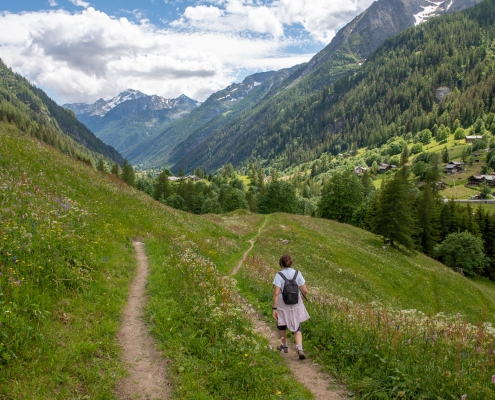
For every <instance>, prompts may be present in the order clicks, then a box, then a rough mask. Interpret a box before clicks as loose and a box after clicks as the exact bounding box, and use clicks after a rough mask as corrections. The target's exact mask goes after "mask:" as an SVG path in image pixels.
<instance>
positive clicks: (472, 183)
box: [466, 175, 495, 187]
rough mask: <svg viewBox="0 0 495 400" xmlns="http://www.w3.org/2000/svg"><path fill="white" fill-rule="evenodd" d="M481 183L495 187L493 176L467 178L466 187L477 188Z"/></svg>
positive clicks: (494, 176) (494, 177)
mask: <svg viewBox="0 0 495 400" xmlns="http://www.w3.org/2000/svg"><path fill="white" fill-rule="evenodd" d="M482 183H486V184H487V185H488V186H490V187H495V175H472V176H470V177H469V178H468V183H467V184H466V186H479V185H481V184H482Z"/></svg>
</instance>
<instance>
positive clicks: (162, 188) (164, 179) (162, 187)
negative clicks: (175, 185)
mask: <svg viewBox="0 0 495 400" xmlns="http://www.w3.org/2000/svg"><path fill="white" fill-rule="evenodd" d="M171 194H172V190H171V188H170V182H169V180H168V174H167V172H166V171H162V172H161V173H160V175H158V179H157V181H156V184H155V190H154V192H153V198H154V199H155V200H159V199H160V198H162V197H163V199H164V200H165V199H167V197H168V196H170V195H171Z"/></svg>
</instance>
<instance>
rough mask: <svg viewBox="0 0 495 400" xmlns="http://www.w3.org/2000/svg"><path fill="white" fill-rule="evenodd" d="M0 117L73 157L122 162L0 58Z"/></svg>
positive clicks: (72, 117) (67, 111)
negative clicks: (100, 158)
mask: <svg viewBox="0 0 495 400" xmlns="http://www.w3.org/2000/svg"><path fill="white" fill-rule="evenodd" d="M0 119H2V120H3V121H4V122H10V123H12V124H15V125H16V126H17V127H18V128H19V129H20V130H22V131H24V132H26V133H28V134H30V135H32V136H35V137H37V138H39V139H41V140H43V141H45V142H46V143H48V144H50V145H52V146H55V147H57V148H58V149H59V150H61V151H62V152H65V153H68V154H71V155H73V156H75V157H78V158H81V159H85V160H91V159H92V160H93V161H94V160H96V159H97V158H98V157H99V155H100V154H102V155H103V156H105V157H106V158H108V159H110V160H112V161H114V162H118V163H122V162H123V158H122V156H121V155H120V154H119V153H118V152H117V151H116V150H115V149H114V148H113V147H111V146H108V145H106V144H105V143H103V142H102V141H101V140H100V139H98V138H97V137H96V136H95V135H94V134H93V133H92V132H91V131H90V130H88V128H87V127H86V126H84V125H83V124H82V123H81V122H79V121H78V120H77V118H76V117H75V115H74V113H73V112H72V111H69V110H67V109H65V108H63V107H60V106H58V105H57V104H56V103H55V102H54V101H53V100H52V99H50V98H49V97H48V96H47V95H46V93H45V92H44V91H42V90H41V89H39V88H37V87H35V86H33V85H31V84H30V83H29V82H28V81H27V80H26V79H25V78H23V77H22V76H21V75H19V74H14V73H13V72H12V70H11V69H9V68H7V66H6V65H5V64H4V63H3V62H2V61H1V60H0Z"/></svg>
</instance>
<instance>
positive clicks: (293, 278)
mask: <svg viewBox="0 0 495 400" xmlns="http://www.w3.org/2000/svg"><path fill="white" fill-rule="evenodd" d="M298 273H299V271H298V270H297V269H296V273H295V274H294V276H293V277H292V280H293V281H295V280H296V278H297V274H298Z"/></svg>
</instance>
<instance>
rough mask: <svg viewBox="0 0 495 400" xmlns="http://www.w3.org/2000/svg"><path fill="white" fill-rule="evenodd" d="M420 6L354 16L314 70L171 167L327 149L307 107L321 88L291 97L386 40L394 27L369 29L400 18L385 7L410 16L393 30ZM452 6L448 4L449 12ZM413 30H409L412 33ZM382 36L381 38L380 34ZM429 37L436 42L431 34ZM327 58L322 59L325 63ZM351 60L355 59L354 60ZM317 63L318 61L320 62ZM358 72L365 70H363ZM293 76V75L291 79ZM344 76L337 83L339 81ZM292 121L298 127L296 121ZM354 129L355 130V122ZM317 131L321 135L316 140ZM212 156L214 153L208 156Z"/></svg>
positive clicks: (290, 157)
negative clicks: (313, 94) (390, 28)
mask: <svg viewBox="0 0 495 400" xmlns="http://www.w3.org/2000/svg"><path fill="white" fill-rule="evenodd" d="M471 3H472V2H470V1H469V2H459V3H458V4H457V8H462V7H464V6H468V5H470V4H471ZM389 4H392V5H393V4H395V5H396V7H395V8H394V7H387V5H389ZM419 4H422V2H420V1H417V2H414V1H411V2H403V1H400V0H380V1H378V2H375V3H373V5H372V6H371V7H370V8H369V9H368V10H367V11H365V13H363V14H362V15H361V16H359V17H357V18H356V19H355V20H353V21H352V22H351V23H350V24H349V25H348V26H346V27H345V28H343V29H342V30H341V32H339V34H338V35H337V36H336V37H335V38H334V40H332V43H331V44H330V45H329V46H327V48H326V49H325V52H320V53H319V54H318V55H317V56H315V58H314V59H313V60H312V61H310V63H308V65H313V64H314V66H313V67H309V68H310V69H311V68H314V69H313V72H311V73H309V74H307V75H306V76H305V77H304V78H302V79H301V81H300V83H298V84H296V85H294V86H293V87H292V88H291V89H289V90H287V91H286V92H285V93H281V94H280V95H279V96H277V97H275V98H273V99H271V102H270V103H268V102H267V103H266V104H263V105H260V106H259V107H258V108H257V109H256V110H255V111H254V112H252V113H251V114H249V115H248V114H247V113H246V114H245V115H242V116H240V117H239V118H238V119H236V120H233V121H231V123H230V124H229V125H227V126H225V127H223V128H222V129H220V130H218V131H217V132H215V133H214V134H213V135H212V136H211V137H210V138H209V139H208V140H207V141H205V143H204V145H203V146H201V147H200V148H197V149H196V150H195V151H193V152H191V153H190V154H186V155H185V156H184V158H183V159H182V160H180V161H179V162H178V163H177V164H176V165H175V166H174V167H173V170H174V171H176V170H178V169H179V168H183V169H184V170H188V169H191V168H192V167H194V166H202V167H203V168H206V169H215V168H218V167H220V166H221V165H223V164H225V163H228V162H232V163H233V164H234V165H239V164H241V163H243V162H245V161H246V160H247V159H259V160H262V161H266V160H269V161H270V162H273V161H274V160H275V159H276V158H277V157H279V155H280V153H281V152H284V156H283V160H282V161H281V163H278V164H277V166H279V167H280V166H287V165H290V164H292V163H294V162H302V161H308V160H310V159H311V158H314V157H316V156H317V154H321V152H323V151H331V150H332V146H333V143H332V144H330V145H329V144H326V145H323V144H322V142H323V141H324V138H323V136H324V134H323V133H322V134H320V133H319V132H320V131H321V129H323V127H322V126H321V117H320V119H315V117H314V115H313V114H310V110H309V107H313V108H314V109H316V108H318V107H319V106H318V104H319V103H318V102H320V100H321V96H322V95H323V94H322V93H321V92H320V95H319V96H316V97H308V96H307V95H305V96H299V99H300V100H299V101H298V102H295V101H294V99H297V98H298V97H297V94H298V93H311V92H313V93H314V90H316V88H318V87H320V88H321V87H323V86H324V85H323V84H324V82H329V81H330V79H335V78H337V77H338V76H339V75H335V74H334V73H335V72H336V71H337V69H335V68H333V69H332V66H335V65H344V64H345V65H347V66H348V67H349V68H348V69H347V71H349V70H351V71H357V70H358V69H357V67H358V63H357V61H359V60H363V61H364V57H365V56H367V55H366V52H369V51H371V50H372V49H373V47H374V46H375V45H377V44H378V43H379V42H380V40H383V39H385V37H386V36H388V35H391V34H392V33H393V31H390V30H387V29H386V30H385V31H382V30H380V29H379V30H377V31H376V32H375V31H374V30H373V29H372V28H373V27H374V26H376V25H380V23H382V24H383V26H385V25H387V21H388V20H389V19H392V20H395V19H396V18H398V19H399V20H400V18H401V17H400V15H397V16H395V15H394V14H393V13H392V14H389V13H388V12H389V11H390V12H392V11H394V12H399V13H400V14H401V15H402V16H404V15H407V16H408V18H403V19H402V22H401V23H400V24H398V25H397V27H396V28H399V27H403V26H405V25H407V24H410V25H411V26H412V25H414V23H415V21H416V18H414V16H415V15H417V14H419V13H420V12H419V11H418V10H420V9H422V8H421V7H420V6H419ZM413 5H416V7H413ZM445 8H447V7H445ZM451 9H452V7H451V8H450V9H449V10H451ZM442 10H443V8H442ZM442 10H440V11H442ZM404 13H406V14H404ZM431 22H433V21H431ZM428 24H429V23H427V24H426V25H428ZM424 25H425V24H422V25H420V26H419V27H418V28H415V29H416V30H417V31H418V32H422V27H423V26H424ZM415 29H412V30H410V31H411V32H414V31H415ZM418 29H419V30H418ZM373 32H374V33H373ZM346 34H347V36H346ZM382 34H383V36H380V35H382ZM365 38H369V40H365ZM418 40H420V39H418ZM430 40H432V41H434V39H433V38H432V39H430ZM327 51H328V53H327ZM351 54H352V57H351ZM325 59H326V61H324V60H325ZM322 60H323V61H322ZM350 60H354V64H352V63H351V61H350ZM319 63H321V64H320V65H319V66H318V64H319ZM346 63H347V64H346ZM367 64H369V63H367ZM307 68H308V67H306V69H307ZM328 68H329V69H328ZM372 68H373V67H370V68H369V69H366V71H370V73H372ZM361 70H365V69H364V68H362V69H361ZM304 73H305V72H304V71H301V75H302V76H303V75H304ZM325 73H326V75H325ZM340 75H342V74H340ZM330 77H333V78H330ZM297 79H298V78H295V80H294V81H296V80H297ZM344 80H345V79H343V80H341V81H339V82H343V81H344ZM339 85H340V83H339ZM375 86H376V85H375ZM337 87H339V86H337ZM373 87H374V86H373ZM313 89H314V90H313ZM304 99H306V100H304ZM303 100H304V101H303ZM313 103H315V104H313ZM312 104H313V105H312ZM367 104H368V105H369V104H370V103H369V102H367ZM384 112H385V111H384ZM295 114H297V118H298V119H297V120H296V119H295V118H296V117H295ZM325 121H327V120H325ZM296 122H297V127H296V126H295V125H294V124H295V123H296ZM325 123H327V122H325ZM353 127H354V128H357V127H356V126H353ZM336 129H338V126H336ZM315 135H319V136H318V138H316V137H315ZM336 145H338V143H336ZM335 149H336V147H335ZM338 152H339V151H338ZM294 153H297V154H298V155H297V156H296V158H294ZM302 153H304V154H305V156H304V158H301V157H300V156H299V154H302ZM210 155H214V156H213V157H211V156H210ZM296 160H297V161H296Z"/></svg>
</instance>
